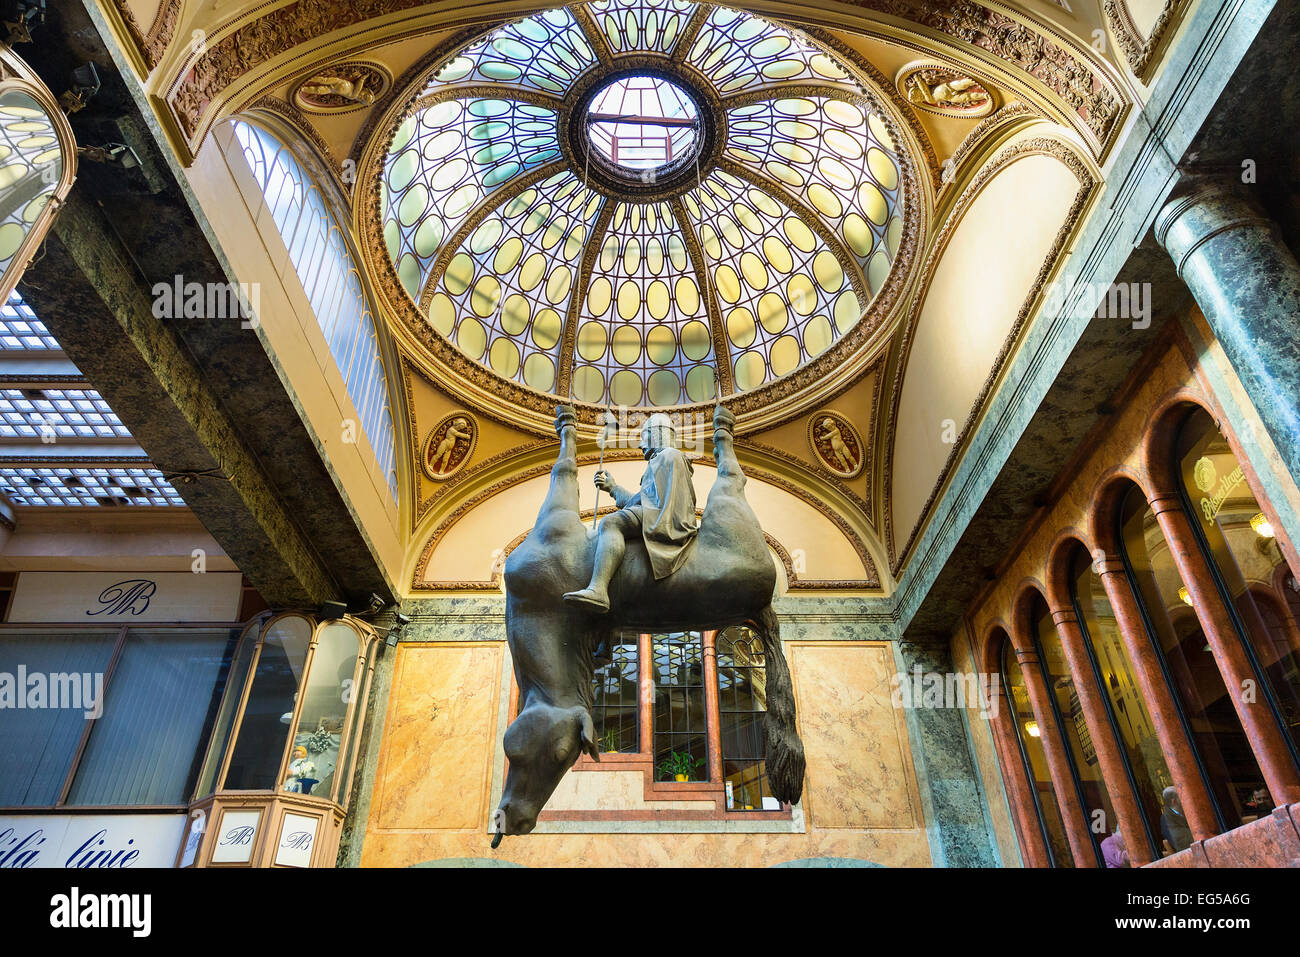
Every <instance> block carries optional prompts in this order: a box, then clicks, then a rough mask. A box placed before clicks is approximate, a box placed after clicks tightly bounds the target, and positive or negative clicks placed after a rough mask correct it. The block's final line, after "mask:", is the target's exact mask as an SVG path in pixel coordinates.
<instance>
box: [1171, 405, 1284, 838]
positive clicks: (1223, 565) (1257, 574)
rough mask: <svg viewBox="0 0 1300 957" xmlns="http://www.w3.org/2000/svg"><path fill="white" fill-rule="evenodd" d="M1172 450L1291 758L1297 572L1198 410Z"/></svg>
mask: <svg viewBox="0 0 1300 957" xmlns="http://www.w3.org/2000/svg"><path fill="white" fill-rule="evenodd" d="M1174 455H1175V457H1176V463H1175V464H1176V465H1177V468H1178V475H1179V478H1180V479H1181V481H1180V483H1179V492H1180V494H1181V497H1182V499H1183V506H1184V508H1185V509H1186V510H1187V513H1188V517H1189V519H1190V521H1191V525H1192V527H1193V528H1194V529H1195V530H1196V532H1195V534H1196V539H1197V543H1198V544H1199V545H1200V547H1201V551H1202V553H1203V554H1204V556H1205V558H1206V560H1207V562H1208V564H1209V565H1210V569H1211V572H1212V573H1213V575H1214V579H1215V585H1216V587H1217V588H1218V590H1219V594H1220V595H1221V596H1222V598H1223V601H1224V604H1225V605H1226V606H1227V607H1228V610H1229V612H1230V613H1231V616H1232V621H1233V625H1234V626H1235V628H1236V630H1237V634H1238V636H1239V637H1240V638H1241V639H1242V643H1243V644H1244V645H1245V647H1246V649H1247V651H1248V652H1249V653H1250V656H1251V658H1252V663H1253V664H1254V666H1255V670H1256V671H1257V672H1258V673H1259V674H1260V676H1261V677H1262V678H1263V679H1264V680H1263V682H1262V686H1263V690H1264V693H1265V694H1266V695H1267V696H1268V698H1269V703H1270V705H1271V706H1272V708H1273V710H1274V712H1275V713H1276V714H1277V716H1278V718H1279V722H1280V724H1281V725H1282V728H1283V730H1284V731H1285V732H1286V735H1287V737H1288V739H1289V740H1290V742H1291V747H1292V752H1293V756H1294V755H1296V754H1300V627H1297V621H1296V618H1295V614H1294V611H1293V608H1294V607H1295V605H1296V602H1295V600H1294V599H1295V598H1300V595H1297V592H1296V589H1297V587H1298V586H1297V579H1296V575H1295V570H1294V569H1293V568H1291V567H1290V566H1289V565H1288V564H1287V560H1286V557H1285V556H1284V555H1283V554H1282V549H1281V548H1280V547H1278V543H1277V539H1276V537H1275V530H1274V528H1273V526H1272V524H1271V523H1270V522H1269V521H1268V519H1267V518H1266V517H1265V515H1264V512H1263V510H1262V508H1261V507H1260V503H1259V500H1258V499H1256V497H1255V494H1254V492H1252V491H1251V488H1250V485H1249V484H1247V482H1246V477H1245V474H1244V473H1243V471H1242V468H1241V465H1240V464H1239V463H1238V462H1237V457H1236V456H1235V455H1234V454H1233V452H1232V449H1231V447H1230V446H1229V445H1228V442H1227V440H1226V439H1225V438H1224V437H1223V434H1222V433H1221V432H1220V431H1219V430H1218V428H1216V427H1215V424H1214V420H1213V419H1212V418H1211V417H1210V415H1209V413H1207V412H1206V411H1205V410H1204V409H1201V408H1196V409H1194V410H1193V411H1192V412H1191V414H1190V415H1188V417H1187V419H1186V420H1185V421H1184V422H1183V425H1182V428H1181V429H1180V430H1179V433H1178V441H1177V444H1176V446H1175V449H1174ZM1279 586H1280V587H1279ZM1288 593H1289V594H1288ZM1267 793H1268V792H1267V791H1264V792H1262V794H1263V796H1264V803H1265V804H1266V806H1263V807H1261V806H1260V801H1259V800H1258V797H1259V796H1256V797H1255V798H1252V800H1251V802H1249V803H1251V804H1252V805H1253V808H1254V811H1253V812H1254V813H1256V814H1259V813H1266V812H1267V811H1268V810H1271V808H1272V804H1271V802H1269V801H1268V800H1267ZM1247 813H1248V814H1249V813H1251V812H1250V811H1248V812H1247Z"/></svg>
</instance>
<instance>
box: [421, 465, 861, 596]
mask: <svg viewBox="0 0 1300 957" xmlns="http://www.w3.org/2000/svg"><path fill="white" fill-rule="evenodd" d="M548 444H550V445H552V446H553V445H554V444H555V443H554V442H551V443H548ZM509 454H515V453H507V455H509ZM641 457H642V456H641V453H640V451H639V450H637V449H610V450H606V452H605V454H604V459H603V460H604V461H605V462H620V461H637V460H640V459H641ZM577 460H578V465H579V467H581V466H584V465H594V464H596V463H597V462H599V461H601V456H600V455H599V453H596V452H586V453H580V454H579V455H578V457H577ZM701 462H702V463H705V464H709V465H713V464H714V463H713V459H712V458H711V457H709V456H705V457H704V458H702V459H701ZM552 466H553V463H550V462H543V463H540V464H538V465H534V466H531V467H529V468H526V469H523V470H521V471H520V472H517V473H515V474H514V475H511V476H508V477H506V478H503V479H500V480H498V481H496V482H493V483H492V484H491V485H488V486H485V487H484V488H481V489H478V490H477V491H475V492H474V493H473V494H472V495H470V496H469V497H468V498H466V499H465V500H464V501H463V502H461V503H460V504H459V505H457V506H456V507H455V508H454V509H452V510H451V511H450V512H448V513H447V514H446V515H444V516H442V518H441V519H440V520H439V521H438V523H437V524H436V525H435V526H434V528H433V530H432V531H431V532H430V533H429V537H428V538H427V539H426V540H425V543H424V546H423V547H422V548H421V550H420V557H419V558H418V559H417V560H416V564H415V569H414V571H413V572H412V575H411V589H412V590H414V591H452V590H461V589H467V588H468V589H481V588H491V589H495V588H496V587H497V585H496V583H497V580H498V579H497V576H496V575H495V574H494V575H493V576H492V578H491V579H490V580H479V581H455V582H445V581H444V582H429V581H425V580H424V576H425V572H426V571H427V569H428V567H429V560H430V559H431V558H432V557H433V552H434V550H435V549H436V548H437V546H438V543H439V542H440V541H441V540H442V539H443V537H445V536H446V534H447V532H449V531H450V530H451V528H452V527H453V526H454V525H456V524H457V523H458V522H459V521H461V519H463V518H464V517H465V516H467V515H468V514H469V513H470V512H472V511H474V510H475V509H476V508H478V507H479V506H480V505H483V504H484V503H485V502H487V501H488V500H489V499H491V498H494V497H495V496H497V495H499V494H500V493H501V492H504V491H506V490H507V489H511V488H514V487H515V486H517V485H519V484H520V483H521V482H526V481H528V480H529V479H533V478H537V477H539V476H542V475H547V474H549V473H550V471H551V468H552ZM744 468H745V475H746V476H747V477H749V478H752V479H755V480H757V481H761V482H764V483H766V484H768V485H772V486H775V487H776V488H779V489H781V490H782V491H785V492H788V493H790V494H791V495H793V496H794V497H795V498H798V499H799V500H800V501H803V502H805V503H806V504H808V505H810V506H812V507H813V508H814V509H816V510H817V512H818V513H820V514H821V515H822V516H824V517H825V518H827V519H828V520H829V521H830V522H831V524H833V525H834V526H835V527H836V528H837V529H838V530H839V531H840V533H841V534H842V535H844V537H845V539H846V540H847V541H848V542H849V544H850V546H851V547H852V548H853V551H854V554H855V555H857V556H858V559H859V560H860V561H861V562H862V567H863V569H864V571H865V577H864V578H863V579H862V580H860V581H847V582H846V581H819V580H814V581H810V582H808V583H806V584H804V585H801V586H800V587H804V588H879V587H880V573H879V572H878V571H877V570H876V564H875V562H874V561H873V560H872V558H871V553H870V552H869V551H868V550H867V547H866V545H865V543H864V542H863V541H862V538H861V536H859V535H858V533H857V532H856V531H855V530H854V528H853V526H852V525H850V524H849V523H848V521H847V520H846V519H845V518H844V516H842V515H841V514H840V513H839V512H837V511H836V510H834V509H833V508H831V507H829V506H828V505H827V504H826V503H825V502H824V501H822V500H821V499H820V498H818V497H817V496H815V495H813V494H812V493H811V492H809V491H808V490H807V489H805V488H801V487H800V486H798V485H796V484H794V483H793V482H790V481H788V480H787V479H785V478H783V477H781V476H779V475H776V474H774V473H772V472H768V471H766V470H763V469H760V468H754V467H752V466H745V467H744ZM461 484H463V480H462V483H461ZM613 510H614V509H613V508H612V507H610V508H609V509H608V511H613ZM697 511H702V510H697ZM580 514H582V515H584V516H585V517H587V518H590V517H591V516H592V512H591V510H590V509H588V510H587V511H586V512H582V513H580ZM602 514H604V513H603V512H602ZM525 535H527V532H525V533H523V534H521V535H519V536H518V537H517V538H516V539H515V540H514V541H512V542H511V543H510V545H509V546H508V547H507V549H505V550H503V557H504V555H506V554H509V549H511V548H514V547H515V546H517V545H518V544H519V542H521V541H523V539H524V536H525ZM769 540H771V539H770V537H769ZM778 554H779V552H778ZM787 557H788V556H787ZM793 573H794V566H793V564H790V565H789V566H788V570H787V578H789V576H790V575H791V574H793ZM791 587H794V586H793V585H792V586H791Z"/></svg>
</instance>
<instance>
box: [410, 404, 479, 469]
mask: <svg viewBox="0 0 1300 957" xmlns="http://www.w3.org/2000/svg"><path fill="white" fill-rule="evenodd" d="M477 441H478V423H477V422H475V421H474V417H473V416H471V415H470V414H469V413H468V412H452V413H450V414H448V415H445V416H443V418H442V419H441V421H439V422H438V424H437V425H435V426H434V427H433V430H432V431H431V432H430V433H429V437H428V438H427V439H425V440H424V454H423V455H421V456H420V461H421V463H422V464H423V465H424V474H425V475H427V476H428V477H429V478H431V479H433V480H434V481H435V482H445V481H446V480H447V479H449V478H451V477H452V476H453V475H455V474H456V473H457V472H459V471H460V470H461V468H462V467H464V465H465V463H466V462H468V461H469V457H470V455H471V454H472V453H473V451H474V445H475V443H476V442H477Z"/></svg>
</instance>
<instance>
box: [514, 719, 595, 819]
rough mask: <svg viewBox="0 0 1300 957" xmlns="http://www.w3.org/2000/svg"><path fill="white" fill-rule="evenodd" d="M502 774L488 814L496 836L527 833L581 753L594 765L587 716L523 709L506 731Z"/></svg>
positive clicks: (592, 729)
mask: <svg viewBox="0 0 1300 957" xmlns="http://www.w3.org/2000/svg"><path fill="white" fill-rule="evenodd" d="M503 744H504V746H505V752H506V757H507V758H508V759H509V761H510V769H509V770H508V771H507V772H506V785H505V790H504V792H503V793H502V795H501V804H500V805H499V806H498V807H497V809H496V813H495V814H493V815H492V826H493V830H495V831H496V832H497V833H498V834H527V833H528V832H529V831H531V830H532V829H533V828H534V827H535V826H536V825H537V815H538V813H539V812H540V811H541V809H542V807H543V805H545V804H546V802H547V801H548V800H549V799H550V797H551V794H552V793H553V792H554V791H555V788H556V785H558V784H559V783H560V778H562V777H563V776H564V772H565V771H567V770H569V768H571V767H573V764H574V762H575V761H577V760H578V756H579V755H581V754H582V752H583V751H586V752H587V753H588V754H590V755H591V756H592V758H594V759H595V760H597V761H599V760H600V753H599V751H597V749H596V731H595V728H594V726H593V725H592V721H591V714H590V712H588V711H587V709H586V708H583V707H581V706H578V707H573V708H557V707H555V706H553V705H549V704H529V705H527V706H526V707H524V708H523V709H522V710H521V711H520V712H519V716H518V717H516V718H515V720H514V722H513V723H512V724H511V725H510V727H509V728H507V729H506V734H505V739H504V741H503Z"/></svg>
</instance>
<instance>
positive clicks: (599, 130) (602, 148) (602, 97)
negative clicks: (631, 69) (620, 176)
mask: <svg viewBox="0 0 1300 957" xmlns="http://www.w3.org/2000/svg"><path fill="white" fill-rule="evenodd" d="M586 123H587V138H588V140H590V142H591V144H592V146H594V147H595V148H596V149H597V150H598V151H599V152H600V154H601V155H602V156H604V157H605V159H607V160H609V161H610V162H611V163H613V164H614V165H615V166H617V167H619V168H621V169H625V170H630V171H639V170H654V169H659V168H661V167H664V166H667V165H668V164H670V163H674V162H680V161H681V160H682V158H683V157H688V156H690V155H691V154H692V153H693V152H694V151H695V149H696V147H697V146H698V145H699V140H700V135H699V134H700V114H699V110H698V109H697V108H696V106H695V103H694V101H692V99H691V97H690V96H688V95H687V94H686V92H685V91H684V90H683V89H682V88H681V87H679V86H677V85H676V84H675V83H672V82H670V81H668V80H665V79H661V78H660V77H655V76H625V77H622V78H621V79H618V80H615V81H614V82H613V83H610V84H608V85H607V86H605V87H604V88H602V89H601V90H600V91H599V92H597V93H596V95H595V96H594V97H593V98H592V100H591V103H590V104H588V106H587V116H586Z"/></svg>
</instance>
